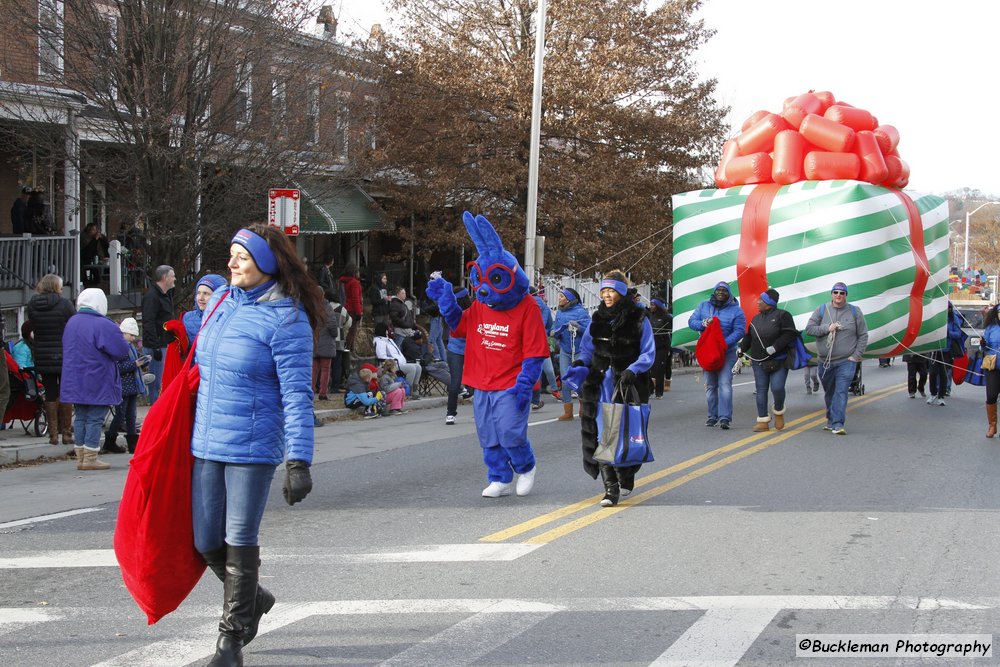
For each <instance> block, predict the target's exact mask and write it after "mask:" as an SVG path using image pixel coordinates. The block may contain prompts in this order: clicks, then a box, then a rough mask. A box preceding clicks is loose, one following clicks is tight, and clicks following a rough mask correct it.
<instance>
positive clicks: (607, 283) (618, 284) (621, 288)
mask: <svg viewBox="0 0 1000 667" xmlns="http://www.w3.org/2000/svg"><path fill="white" fill-rule="evenodd" d="M601 289H602V290H605V289H613V290H614V291H616V292H618V293H619V294H621V295H622V296H625V295H626V294H628V285H626V284H625V283H623V282H622V281H620V280H612V279H611V278H605V279H604V280H602V281H601Z"/></svg>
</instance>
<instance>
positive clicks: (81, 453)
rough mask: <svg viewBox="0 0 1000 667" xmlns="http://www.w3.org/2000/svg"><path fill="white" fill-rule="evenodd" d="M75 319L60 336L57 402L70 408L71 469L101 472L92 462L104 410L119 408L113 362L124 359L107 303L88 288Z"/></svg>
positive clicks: (102, 466) (104, 467)
mask: <svg viewBox="0 0 1000 667" xmlns="http://www.w3.org/2000/svg"><path fill="white" fill-rule="evenodd" d="M76 308H77V313H76V315H74V316H73V317H71V318H69V322H67V323H66V330H65V331H64V332H63V360H62V390H61V400H62V401H64V402H66V403H72V404H73V405H74V406H75V407H76V416H75V418H74V420H73V431H74V432H75V435H76V445H75V447H74V451H75V452H76V469H77V470H107V469H108V468H110V467H111V466H110V465H108V464H107V463H104V462H103V461H98V460H97V453H98V452H99V451H100V450H101V427H102V426H103V425H104V417H105V415H107V413H108V408H110V407H111V406H112V405H118V404H119V403H121V402H122V379H121V376H120V375H119V374H118V360H119V359H122V358H124V357H128V343H126V342H125V337H124V336H123V335H122V332H121V330H120V329H119V328H118V326H117V325H115V323H114V322H112V321H111V320H109V319H108V318H107V314H108V297H106V296H105V295H104V292H102V291H101V290H99V289H97V288H94V287H91V288H88V289H85V290H83V291H82V292H80V296H78V297H77V299H76Z"/></svg>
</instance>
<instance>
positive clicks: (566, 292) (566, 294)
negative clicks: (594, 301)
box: [562, 289, 576, 303]
mask: <svg viewBox="0 0 1000 667" xmlns="http://www.w3.org/2000/svg"><path fill="white" fill-rule="evenodd" d="M562 295H563V296H564V297H566V300H567V301H569V302H570V303H573V302H574V301H576V295H575V294H573V293H572V292H570V291H569V290H568V289H564V290H563V291H562Z"/></svg>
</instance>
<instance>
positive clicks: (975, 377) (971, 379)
mask: <svg viewBox="0 0 1000 667" xmlns="http://www.w3.org/2000/svg"><path fill="white" fill-rule="evenodd" d="M965 383H966V384H971V385H974V386H976V387H983V386H985V385H986V373H985V371H983V353H982V351H979V352H976V356H974V357H972V358H971V359H969V367H968V369H967V370H966V372H965Z"/></svg>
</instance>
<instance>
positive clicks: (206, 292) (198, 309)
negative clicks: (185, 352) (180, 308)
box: [181, 273, 226, 346]
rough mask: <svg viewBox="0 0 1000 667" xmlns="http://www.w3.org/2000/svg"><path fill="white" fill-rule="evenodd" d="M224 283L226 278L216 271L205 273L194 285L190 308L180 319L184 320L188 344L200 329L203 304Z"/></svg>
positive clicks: (204, 304)
mask: <svg viewBox="0 0 1000 667" xmlns="http://www.w3.org/2000/svg"><path fill="white" fill-rule="evenodd" d="M225 284H226V279H225V278H223V277H222V276H220V275H219V274H218V273H206V274H205V275H204V276H202V277H201V280H199V281H198V282H197V283H195V286H194V303H193V304H192V305H191V310H189V311H187V312H186V313H184V315H183V317H181V321H182V322H184V330H185V331H186V332H187V337H188V345H189V346H190V345H191V344H192V343H194V339H195V336H197V335H198V329H201V318H202V317H204V316H205V306H207V305H208V300H209V299H211V298H212V294H213V293H214V292H215V290H217V289H219V288H220V287H222V286H223V285H225Z"/></svg>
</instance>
